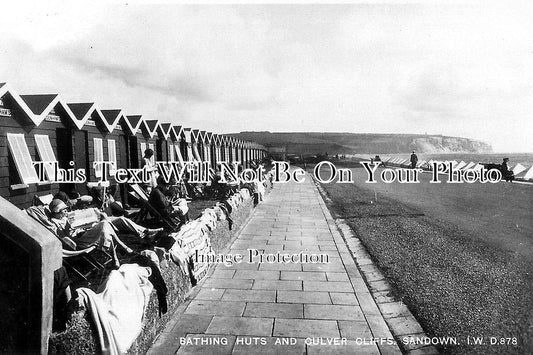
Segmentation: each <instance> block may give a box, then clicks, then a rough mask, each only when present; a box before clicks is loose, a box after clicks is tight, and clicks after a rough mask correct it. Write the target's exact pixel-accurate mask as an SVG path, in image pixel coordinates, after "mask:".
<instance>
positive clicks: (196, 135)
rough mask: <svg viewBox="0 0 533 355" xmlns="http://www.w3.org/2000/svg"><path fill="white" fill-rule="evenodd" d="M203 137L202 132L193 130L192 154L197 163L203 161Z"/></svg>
mask: <svg viewBox="0 0 533 355" xmlns="http://www.w3.org/2000/svg"><path fill="white" fill-rule="evenodd" d="M201 139H202V138H201V136H200V130H198V129H193V130H191V140H192V153H193V158H194V160H196V161H200V162H201V161H203V157H202V155H201V153H200V152H201V149H200V147H201V143H202V142H201Z"/></svg>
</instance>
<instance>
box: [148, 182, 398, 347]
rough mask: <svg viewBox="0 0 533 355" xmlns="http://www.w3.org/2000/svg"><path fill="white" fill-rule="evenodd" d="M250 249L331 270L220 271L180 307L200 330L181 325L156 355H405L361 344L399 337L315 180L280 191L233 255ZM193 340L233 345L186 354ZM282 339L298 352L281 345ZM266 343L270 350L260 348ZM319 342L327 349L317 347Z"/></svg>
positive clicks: (262, 207) (294, 266)
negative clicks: (298, 257)
mask: <svg viewBox="0 0 533 355" xmlns="http://www.w3.org/2000/svg"><path fill="white" fill-rule="evenodd" d="M333 225H334V224H333ZM248 248H252V249H258V250H260V251H261V252H264V253H266V254H269V253H276V252H278V251H279V252H280V253H289V254H298V253H301V252H305V253H307V254H325V255H328V256H329V263H303V264H302V263H263V264H258V263H248V262H247V259H246V258H245V259H246V260H244V261H243V262H242V263H240V264H234V265H231V266H225V265H223V264H220V265H217V266H216V268H215V270H214V271H213V272H212V273H211V274H210V275H209V276H208V277H207V279H206V280H205V281H203V282H201V283H200V284H199V285H198V288H199V291H198V292H195V293H194V297H193V298H192V299H191V300H189V301H187V302H186V304H185V306H184V307H181V306H180V309H183V310H182V311H181V312H182V313H181V314H176V315H175V317H176V318H178V319H183V320H187V321H189V322H193V323H194V321H195V319H198V320H200V321H201V322H200V324H198V326H197V327H191V326H187V325H185V324H184V321H177V322H174V326H173V327H172V328H171V329H169V330H165V332H164V333H163V335H162V336H161V337H160V339H159V340H158V342H157V343H156V344H155V345H154V346H153V347H152V349H151V353H152V354H157V353H161V354H162V353H175V352H176V350H178V352H177V353H178V354H202V353H205V354H231V353H233V354H315V353H316V354H380V350H382V351H384V353H393V354H399V353H400V352H399V350H398V348H397V346H395V345H393V346H391V347H388V346H387V347H378V346H376V345H375V344H370V345H369V344H366V345H362V344H360V343H359V344H357V343H356V342H355V340H361V339H368V340H369V339H371V338H375V337H384V338H388V337H390V338H391V339H392V335H391V334H390V331H389V330H388V328H387V326H386V323H385V321H384V319H383V317H382V315H381V313H379V309H378V308H377V306H376V305H375V303H374V304H371V303H370V301H371V300H372V298H371V295H370V293H369V290H368V288H367V287H366V284H365V282H364V281H363V279H362V278H361V275H360V273H359V271H358V269H357V267H356V265H355V263H354V261H353V259H352V257H351V254H350V251H349V250H348V248H347V247H346V245H345V244H344V240H343V239H342V236H341V235H340V233H339V232H338V231H337V229H336V228H332V221H331V215H329V212H328V211H327V209H325V205H324V203H323V201H322V198H321V197H320V196H319V194H318V192H317V191H316V188H315V187H314V185H312V183H311V181H310V180H307V181H306V182H304V183H303V184H294V183H289V184H277V185H276V186H275V188H274V190H273V191H272V193H271V194H270V195H268V196H267V197H266V199H265V201H264V202H262V203H260V204H259V205H258V207H257V208H256V210H255V212H254V216H253V217H252V218H251V220H250V221H249V223H248V225H247V226H246V227H244V228H243V230H242V232H241V234H240V235H239V236H238V237H237V239H236V240H235V241H234V243H233V245H231V246H229V249H230V252H229V253H234V254H235V253H240V254H245V255H246V256H247V249H248ZM226 254H227V253H226ZM376 281H378V280H376ZM375 286H379V285H378V284H377V285H375ZM393 311H394V310H393V309H391V310H390V311H389V312H391V314H392V312H393ZM195 317H197V318H195ZM185 337H189V339H192V338H198V337H200V338H201V337H209V338H210V339H211V340H213V339H225V342H226V344H225V345H184V346H181V347H180V346H179V339H180V338H182V339H185ZM341 337H342V338H345V339H347V340H345V342H346V343H345V345H332V343H331V342H332V341H334V340H335V339H336V340H337V341H340V340H341ZM254 339H255V340H254ZM280 339H285V340H287V341H288V340H289V339H293V340H294V341H296V344H285V345H280V344H275V343H276V341H278V342H279V341H280ZM328 339H329V340H328ZM293 340H290V341H291V342H292V341H293ZM258 341H259V342H264V343H265V344H264V345H261V344H260V343H254V342H258ZM313 341H318V342H319V343H320V342H321V341H322V342H325V343H322V344H318V345H316V344H315V345H313V344H312V343H313ZM328 341H329V342H330V343H328Z"/></svg>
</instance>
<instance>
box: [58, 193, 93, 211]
mask: <svg viewBox="0 0 533 355" xmlns="http://www.w3.org/2000/svg"><path fill="white" fill-rule="evenodd" d="M54 199H59V200H61V201H63V202H64V203H65V204H66V205H67V206H68V209H69V210H75V209H82V208H86V207H88V206H89V205H90V204H91V203H92V202H93V198H92V197H91V196H88V195H84V196H81V195H80V194H79V193H77V192H75V191H74V192H71V193H70V196H69V195H68V194H67V193H66V192H64V191H60V192H58V193H57V194H55V195H54Z"/></svg>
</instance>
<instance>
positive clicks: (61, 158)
mask: <svg viewBox="0 0 533 355" xmlns="http://www.w3.org/2000/svg"><path fill="white" fill-rule="evenodd" d="M56 137H57V138H56V139H57V162H58V164H59V167H60V168H61V169H70V168H72V166H71V165H70V162H71V161H72V160H73V153H72V131H71V130H70V129H66V128H56ZM74 188H75V186H74V184H59V189H60V190H61V191H66V192H68V191H71V190H72V189H74Z"/></svg>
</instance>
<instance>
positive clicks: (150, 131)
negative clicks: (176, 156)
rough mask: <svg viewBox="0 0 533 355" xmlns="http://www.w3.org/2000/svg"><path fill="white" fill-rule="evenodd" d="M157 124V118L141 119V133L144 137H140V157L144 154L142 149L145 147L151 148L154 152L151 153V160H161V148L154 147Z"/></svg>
mask: <svg viewBox="0 0 533 355" xmlns="http://www.w3.org/2000/svg"><path fill="white" fill-rule="evenodd" d="M158 126H159V121H158V120H146V119H143V121H142V123H141V134H142V137H143V138H144V140H143V139H141V142H140V146H141V152H142V154H141V159H142V157H143V155H144V151H145V150H146V149H151V150H152V151H153V152H154V155H153V159H152V160H153V162H154V163H155V162H156V161H161V160H163V152H162V150H159V151H157V149H156V143H157V138H158V137H157V127H158Z"/></svg>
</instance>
